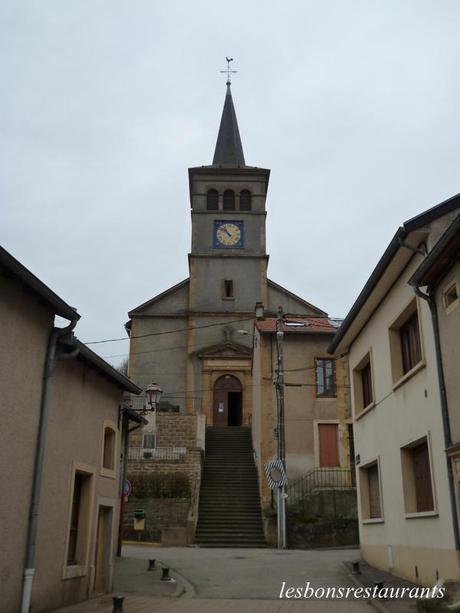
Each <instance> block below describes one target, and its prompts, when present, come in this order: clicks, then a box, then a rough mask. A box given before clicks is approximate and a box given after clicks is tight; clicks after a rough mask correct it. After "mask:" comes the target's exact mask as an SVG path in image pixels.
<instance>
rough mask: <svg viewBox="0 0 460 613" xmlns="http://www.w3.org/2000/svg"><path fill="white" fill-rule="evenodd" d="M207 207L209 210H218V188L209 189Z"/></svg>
mask: <svg viewBox="0 0 460 613" xmlns="http://www.w3.org/2000/svg"><path fill="white" fill-rule="evenodd" d="M206 208H207V210H208V211H217V210H218V209H219V192H218V191H217V189H209V190H208V193H207V194H206Z"/></svg>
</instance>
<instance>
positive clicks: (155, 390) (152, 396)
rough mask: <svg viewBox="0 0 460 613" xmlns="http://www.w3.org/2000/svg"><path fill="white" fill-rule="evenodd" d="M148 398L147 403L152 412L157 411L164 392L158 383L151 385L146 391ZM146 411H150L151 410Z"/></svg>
mask: <svg viewBox="0 0 460 613" xmlns="http://www.w3.org/2000/svg"><path fill="white" fill-rule="evenodd" d="M145 393H146V396H147V403H148V404H149V405H150V411H155V409H156V408H157V405H158V404H159V402H160V398H161V394H162V393H163V390H162V389H161V387H160V386H159V385H158V383H150V384H149V385H147V389H146V390H145ZM146 410H147V411H148V410H149V409H147V407H146Z"/></svg>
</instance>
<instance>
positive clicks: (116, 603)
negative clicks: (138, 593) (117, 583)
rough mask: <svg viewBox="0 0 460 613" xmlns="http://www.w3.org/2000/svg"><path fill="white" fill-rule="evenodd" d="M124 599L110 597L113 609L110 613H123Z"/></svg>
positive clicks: (122, 597) (121, 597)
mask: <svg viewBox="0 0 460 613" xmlns="http://www.w3.org/2000/svg"><path fill="white" fill-rule="evenodd" d="M124 599H125V597H124V596H120V595H118V596H112V601H113V609H112V613H123V600H124Z"/></svg>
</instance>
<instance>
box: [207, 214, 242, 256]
mask: <svg viewBox="0 0 460 613" xmlns="http://www.w3.org/2000/svg"><path fill="white" fill-rule="evenodd" d="M213 247H214V248H215V249H242V248H243V247H244V222H243V221H234V220H233V219H232V220H224V219H219V220H217V219H216V220H214V230H213Z"/></svg>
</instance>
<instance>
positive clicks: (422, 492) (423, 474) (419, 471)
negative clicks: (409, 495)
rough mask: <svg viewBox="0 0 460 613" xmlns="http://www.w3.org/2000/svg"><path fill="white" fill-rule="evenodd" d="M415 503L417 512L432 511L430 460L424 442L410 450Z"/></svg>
mask: <svg viewBox="0 0 460 613" xmlns="http://www.w3.org/2000/svg"><path fill="white" fill-rule="evenodd" d="M412 466H413V470H414V485H415V501H416V508H417V512H422V511H432V510H433V508H434V505H433V490H432V488H431V472H430V458H429V454H428V445H427V443H426V441H425V442H424V443H422V444H421V445H417V446H416V447H413V448H412Z"/></svg>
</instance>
